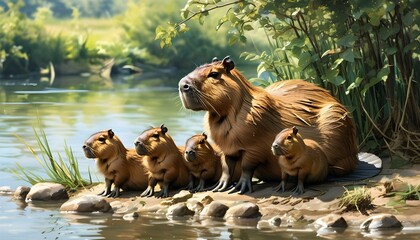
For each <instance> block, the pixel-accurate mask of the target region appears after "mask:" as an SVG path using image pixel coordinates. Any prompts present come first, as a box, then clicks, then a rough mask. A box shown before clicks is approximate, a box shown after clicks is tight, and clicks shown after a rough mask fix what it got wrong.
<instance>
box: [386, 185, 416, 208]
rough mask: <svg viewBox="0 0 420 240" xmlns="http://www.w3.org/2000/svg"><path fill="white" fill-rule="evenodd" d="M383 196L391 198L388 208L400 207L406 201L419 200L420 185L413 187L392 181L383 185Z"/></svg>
mask: <svg viewBox="0 0 420 240" xmlns="http://www.w3.org/2000/svg"><path fill="white" fill-rule="evenodd" d="M384 187H385V190H386V193H385V196H387V197H392V199H391V200H390V201H389V202H388V204H387V205H388V206H401V205H404V204H405V201H407V200H420V184H418V185H416V186H414V185H412V184H410V183H407V182H403V181H401V180H399V179H393V180H391V181H389V182H385V183H384Z"/></svg>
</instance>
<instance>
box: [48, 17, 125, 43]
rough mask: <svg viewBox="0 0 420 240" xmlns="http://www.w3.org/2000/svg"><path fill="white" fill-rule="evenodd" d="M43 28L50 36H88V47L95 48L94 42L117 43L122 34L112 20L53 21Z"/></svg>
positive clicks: (115, 22) (120, 29) (115, 21)
mask: <svg viewBox="0 0 420 240" xmlns="http://www.w3.org/2000/svg"><path fill="white" fill-rule="evenodd" d="M45 28H46V29H47V32H48V33H49V34H52V35H58V34H64V35H66V36H85V37H87V36H88V37H89V39H88V46H95V44H96V42H118V41H119V40H120V37H121V36H122V34H123V29H122V28H121V27H119V26H118V23H117V20H115V19H113V18H107V19H105V18H104V19H102V18H101V19H95V18H81V19H53V20H50V21H48V22H46V23H45Z"/></svg>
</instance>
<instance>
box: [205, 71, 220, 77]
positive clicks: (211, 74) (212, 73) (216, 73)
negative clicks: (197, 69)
mask: <svg viewBox="0 0 420 240" xmlns="http://www.w3.org/2000/svg"><path fill="white" fill-rule="evenodd" d="M219 75H220V73H218V72H211V73H209V75H208V77H211V78H219Z"/></svg>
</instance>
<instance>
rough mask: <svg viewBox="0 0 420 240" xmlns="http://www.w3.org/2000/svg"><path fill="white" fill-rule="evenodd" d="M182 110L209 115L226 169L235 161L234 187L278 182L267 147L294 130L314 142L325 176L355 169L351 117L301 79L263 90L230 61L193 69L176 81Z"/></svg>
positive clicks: (207, 121)
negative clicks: (320, 153)
mask: <svg viewBox="0 0 420 240" xmlns="http://www.w3.org/2000/svg"><path fill="white" fill-rule="evenodd" d="M179 95H180V98H181V100H182V103H183V105H184V107H185V108H187V109H191V110H195V111H199V110H204V111H207V113H206V115H205V117H204V119H205V121H204V122H205V123H204V125H205V131H206V132H207V133H209V137H211V138H212V139H213V141H214V142H215V143H216V144H217V145H218V146H220V148H221V149H222V151H223V152H224V153H225V155H226V161H227V164H228V166H229V169H232V166H233V165H234V163H235V162H237V161H239V163H240V164H241V167H242V174H241V178H240V180H239V182H238V184H237V185H236V187H235V189H237V190H240V192H241V193H244V192H245V191H246V190H247V188H248V189H249V190H250V191H252V184H251V178H252V176H253V175H254V174H255V177H257V178H259V179H261V180H266V181H273V180H276V181H278V180H280V179H281V176H280V172H281V171H280V166H279V164H278V161H277V157H275V156H274V155H273V154H271V151H270V147H271V144H272V142H273V140H274V138H275V135H276V134H277V133H278V132H280V131H281V130H283V129H284V128H287V127H292V126H298V127H299V129H300V131H301V134H302V136H303V137H304V138H305V139H312V140H314V141H316V142H318V143H319V144H320V146H321V148H322V150H323V151H324V152H325V154H326V156H327V158H328V164H329V173H331V174H332V175H338V176H340V175H344V174H347V173H349V172H351V171H353V170H354V168H355V167H356V165H357V145H356V140H355V131H354V124H353V121H352V119H351V117H350V113H349V112H348V111H347V110H346V109H345V108H344V107H343V106H342V105H341V104H340V103H339V102H338V101H337V100H336V99H335V98H334V97H332V96H331V94H330V93H329V92H328V91H326V90H325V89H322V88H320V87H318V86H316V85H314V84H312V83H308V82H305V81H303V80H288V81H283V82H278V83H275V84H273V85H272V86H269V87H268V88H267V89H266V90H264V89H262V88H259V87H256V86H254V85H252V84H251V83H250V82H249V81H248V80H247V79H246V78H245V77H244V76H243V75H242V74H241V73H240V72H239V71H237V70H236V69H235V65H234V63H233V61H232V60H230V58H229V57H226V58H224V59H223V60H222V61H218V60H217V59H216V60H214V61H213V62H212V63H209V64H205V65H202V66H199V67H197V68H196V69H195V70H194V71H192V72H191V73H189V74H188V75H187V76H185V77H184V78H182V79H181V80H180V82H179Z"/></svg>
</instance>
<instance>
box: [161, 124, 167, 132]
mask: <svg viewBox="0 0 420 240" xmlns="http://www.w3.org/2000/svg"><path fill="white" fill-rule="evenodd" d="M160 130H161V131H162V134H165V133H166V132H168V128H167V127H165V125H164V124H162V125H160Z"/></svg>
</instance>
